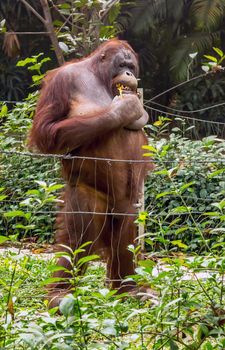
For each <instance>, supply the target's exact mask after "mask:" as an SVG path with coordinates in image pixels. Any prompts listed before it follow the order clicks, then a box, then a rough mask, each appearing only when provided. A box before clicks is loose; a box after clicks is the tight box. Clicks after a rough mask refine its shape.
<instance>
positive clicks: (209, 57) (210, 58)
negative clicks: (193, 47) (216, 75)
mask: <svg viewBox="0 0 225 350" xmlns="http://www.w3.org/2000/svg"><path fill="white" fill-rule="evenodd" d="M204 57H205V58H208V59H209V60H210V61H213V62H215V63H217V62H218V60H217V58H216V57H214V56H210V55H204Z"/></svg>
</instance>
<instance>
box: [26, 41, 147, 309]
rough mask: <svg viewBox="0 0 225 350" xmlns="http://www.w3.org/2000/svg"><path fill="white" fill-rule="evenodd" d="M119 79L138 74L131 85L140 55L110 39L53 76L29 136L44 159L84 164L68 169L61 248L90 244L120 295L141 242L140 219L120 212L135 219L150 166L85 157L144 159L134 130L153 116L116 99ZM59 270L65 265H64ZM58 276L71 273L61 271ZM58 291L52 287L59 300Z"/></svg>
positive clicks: (141, 139) (134, 102)
mask: <svg viewBox="0 0 225 350" xmlns="http://www.w3.org/2000/svg"><path fill="white" fill-rule="evenodd" d="M119 74H121V75H123V76H124V74H126V75H127V76H128V75H132V79H133V76H134V77H137V74H138V63H137V58H136V55H135V53H134V51H133V50H132V48H131V47H130V46H129V45H128V44H127V43H126V42H124V41H119V40H110V41H108V42H106V43H104V44H103V45H101V46H100V47H99V48H98V49H97V50H96V51H94V52H93V53H92V54H91V55H90V56H88V57H86V58H84V59H82V60H76V61H71V62H69V63H67V64H65V65H63V66H62V67H60V68H57V69H55V70H53V71H51V72H49V73H48V75H47V77H46V78H45V81H44V85H43V87H42V90H41V95H40V98H39V102H38V106H37V110H36V115H35V118H34V122H33V127H32V130H31V134H30V143H31V145H32V146H35V147H37V148H38V149H39V150H40V151H41V152H45V153H58V154H64V153H65V154H66V153H69V154H71V155H74V156H81V157H84V160H82V159H72V160H71V159H68V160H63V162H62V163H63V164H62V165H63V174H64V178H65V180H66V182H67V185H66V189H65V195H64V207H63V210H62V211H63V212H67V213H61V214H60V215H59V217H58V219H57V223H58V231H57V233H56V243H58V244H64V245H67V246H70V247H71V248H72V249H73V250H74V249H75V248H76V247H78V246H79V245H81V244H82V243H84V242H86V241H92V242H93V243H92V244H91V245H90V247H89V248H88V254H90V253H92V252H93V251H95V252H98V253H99V254H102V255H104V257H105V258H106V260H107V273H108V278H109V279H110V280H112V286H113V287H115V288H119V287H121V280H122V279H123V278H124V277H125V276H126V275H129V274H133V273H134V265H133V260H132V254H131V253H130V252H129V251H128V250H127V246H128V245H129V244H132V243H133V242H134V239H135V237H136V235H137V233H136V227H135V225H134V223H133V221H134V217H132V216H121V215H118V213H135V208H134V205H133V204H135V203H137V202H138V199H139V193H140V189H141V184H142V182H143V179H144V177H145V173H146V166H145V165H144V164H143V163H134V164H131V163H129V162H110V161H101V160H100V161H98V160H88V159H85V157H97V158H109V159H119V160H126V159H130V160H134V161H135V160H142V159H143V158H142V145H143V144H146V142H147V140H146V136H145V135H144V133H143V131H142V126H143V125H142V124H143V123H141V126H140V125H139V124H137V125H138V126H137V125H136V124H135V123H137V122H138V121H140V120H142V119H141V118H143V116H144V117H145V120H146V116H147V114H146V112H145V111H144V109H143V107H142V105H141V103H140V101H139V99H138V97H137V96H136V94H134V93H131V94H130V93H129V94H126V95H124V97H123V98H120V97H118V96H117V97H114V95H113V92H112V81H113V79H114V78H115V77H117V76H119ZM128 78H129V77H128ZM132 126H134V130H133V127H132ZM79 211H82V212H88V214H79V213H78V212H79ZM73 212H75V213H73ZM92 212H96V213H103V215H100V214H92ZM107 214H110V215H107ZM59 264H63V265H64V266H67V263H66V261H65V260H63V258H61V259H60V261H59ZM55 276H66V274H65V273H64V272H63V271H61V272H58V273H57V274H55ZM60 287H62V286H60V285H57V284H56V285H54V288H55V294H56V295H58V294H59V290H60ZM64 287H67V285H66V284H65V285H64ZM57 302H58V299H57Z"/></svg>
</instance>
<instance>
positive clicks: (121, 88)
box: [116, 83, 136, 96]
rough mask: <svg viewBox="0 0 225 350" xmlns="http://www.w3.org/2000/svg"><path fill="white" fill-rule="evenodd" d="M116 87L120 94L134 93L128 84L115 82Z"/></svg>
mask: <svg viewBox="0 0 225 350" xmlns="http://www.w3.org/2000/svg"><path fill="white" fill-rule="evenodd" d="M116 88H117V92H118V93H119V95H120V96H121V95H122V94H124V93H125V94H126V93H136V91H134V90H133V89H132V88H131V87H130V86H128V85H124V84H121V83H118V84H116Z"/></svg>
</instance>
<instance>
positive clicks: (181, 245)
mask: <svg viewBox="0 0 225 350" xmlns="http://www.w3.org/2000/svg"><path fill="white" fill-rule="evenodd" d="M171 243H172V244H173V245H176V246H178V247H179V248H183V249H187V248H188V246H187V245H186V244H184V243H182V241H181V240H177V241H171Z"/></svg>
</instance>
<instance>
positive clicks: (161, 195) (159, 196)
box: [156, 191, 174, 199]
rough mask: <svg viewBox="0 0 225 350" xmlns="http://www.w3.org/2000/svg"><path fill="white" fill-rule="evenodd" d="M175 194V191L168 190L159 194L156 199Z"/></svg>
mask: <svg viewBox="0 0 225 350" xmlns="http://www.w3.org/2000/svg"><path fill="white" fill-rule="evenodd" d="M171 194H174V191H167V192H162V193H159V194H157V196H156V199H159V198H161V197H165V196H169V195H171Z"/></svg>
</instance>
